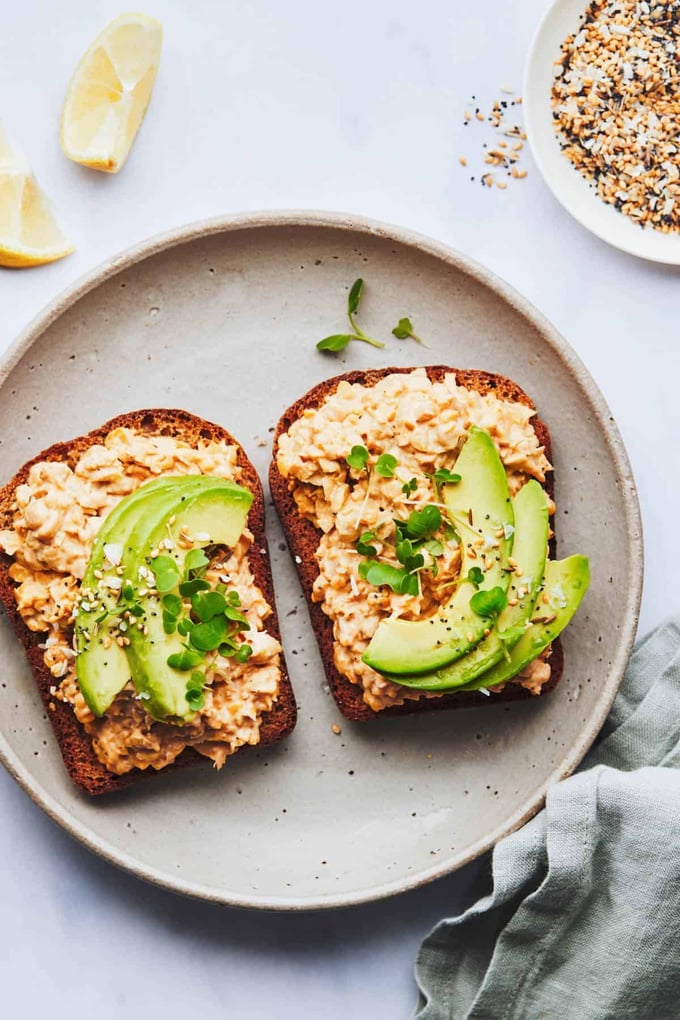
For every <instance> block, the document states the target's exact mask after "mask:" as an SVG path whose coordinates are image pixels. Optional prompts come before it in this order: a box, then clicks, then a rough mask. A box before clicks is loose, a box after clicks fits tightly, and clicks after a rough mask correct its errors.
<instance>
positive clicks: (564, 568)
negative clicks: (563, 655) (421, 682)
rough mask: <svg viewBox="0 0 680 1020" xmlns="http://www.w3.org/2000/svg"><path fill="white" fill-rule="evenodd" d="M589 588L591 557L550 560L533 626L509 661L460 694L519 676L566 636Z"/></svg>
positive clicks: (467, 685)
mask: <svg viewBox="0 0 680 1020" xmlns="http://www.w3.org/2000/svg"><path fill="white" fill-rule="evenodd" d="M589 584H590V568H589V565H588V557H587V556H578V555H576V556H568V557H567V558H566V559H564V560H549V561H548V563H546V565H545V577H544V579H543V587H542V592H541V598H540V600H539V601H538V602H537V604H536V606H535V608H534V613H533V616H532V619H531V622H530V624H529V626H528V627H527V629H526V630H525V632H524V634H523V635H522V637H521V638H520V639H519V641H518V642H517V644H516V645H515V646H514V648H513V649H512V651H511V652H510V655H509V657H508V658H507V659H502V660H501V661H500V662H499V663H498V664H497V665H496V666H493V667H492V668H491V669H490V670H488V671H487V672H486V673H483V674H482V675H481V676H479V677H477V679H476V680H472V681H471V682H470V683H469V684H466V685H465V687H462V688H459V690H464V691H478V690H480V688H482V687H495V686H496V685H497V684H502V683H505V682H506V681H507V680H511V679H512V678H513V677H514V676H517V674H518V673H519V672H520V671H521V670H522V669H524V667H525V666H528V665H529V663H530V662H533V661H534V659H537V658H538V656H539V655H540V654H541V652H543V651H545V649H546V648H547V647H548V645H549V644H550V643H551V642H552V641H554V640H555V638H556V637H558V636H559V635H560V634H561V633H562V631H563V630H564V628H565V627H566V626H567V624H568V623H569V621H570V620H571V619H572V617H573V616H574V613H575V612H576V610H577V609H578V607H579V606H580V604H581V600H582V599H583V596H584V595H585V593H586V592H587V590H588V585H589ZM543 596H545V601H544V598H543Z"/></svg>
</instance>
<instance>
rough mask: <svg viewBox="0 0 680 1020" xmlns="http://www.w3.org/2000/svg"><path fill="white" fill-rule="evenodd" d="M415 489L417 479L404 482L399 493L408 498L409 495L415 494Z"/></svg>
mask: <svg viewBox="0 0 680 1020" xmlns="http://www.w3.org/2000/svg"><path fill="white" fill-rule="evenodd" d="M417 488H418V479H417V478H411V480H410V481H408V482H404V484H403V485H402V487H401V491H402V492H403V493H404V495H405V496H410V495H411V493H412V492H415V491H416V489H417Z"/></svg>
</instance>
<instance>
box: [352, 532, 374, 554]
mask: <svg viewBox="0 0 680 1020" xmlns="http://www.w3.org/2000/svg"><path fill="white" fill-rule="evenodd" d="M377 537H378V536H377V535H376V533H375V531H364V532H363V534H361V535H359V538H358V539H357V543H356V545H355V547H354V548H355V549H356V551H357V552H358V553H359V554H360V555H361V556H375V555H376V554H377V552H378V550H377V548H376V547H375V546H374V545H373V544H372V543H373V542H375V541H376V539H377Z"/></svg>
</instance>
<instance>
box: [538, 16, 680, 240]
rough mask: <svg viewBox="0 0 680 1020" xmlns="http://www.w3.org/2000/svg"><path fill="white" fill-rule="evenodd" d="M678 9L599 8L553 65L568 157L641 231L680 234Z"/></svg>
mask: <svg viewBox="0 0 680 1020" xmlns="http://www.w3.org/2000/svg"><path fill="white" fill-rule="evenodd" d="M679 43H680V0H613V2H612V0H593V2H592V3H591V4H590V6H589V7H588V9H587V11H586V13H585V16H584V19H583V21H582V23H581V27H580V30H579V31H578V32H577V33H575V34H574V35H571V36H569V37H568V38H567V39H565V41H564V43H563V44H562V48H561V52H560V56H559V58H558V59H557V60H556V61H555V70H554V73H555V81H554V84H553V89H552V106H553V123H554V127H555V130H556V132H557V135H558V138H559V140H560V146H561V148H562V150H563V152H564V155H565V156H566V157H567V158H568V159H569V160H570V161H571V162H572V163H573V164H574V166H575V167H576V168H577V169H578V170H579V171H580V172H581V173H582V174H583V176H584V177H586V178H588V179H589V180H590V181H592V183H593V185H594V186H595V187H596V188H597V192H598V194H599V196H600V198H601V199H603V201H605V202H607V203H608V204H610V205H613V206H614V207H615V208H616V209H618V210H620V212H622V213H624V214H625V215H626V216H629V217H630V218H631V219H633V220H634V221H635V222H637V223H639V224H640V226H642V227H645V226H652V227H654V228H655V229H656V230H660V231H663V232H664V233H670V232H671V231H675V230H678V229H680V151H679V150H680V87H679V86H680V74H679V65H678V60H679V59H680V50H679V48H678V44H679Z"/></svg>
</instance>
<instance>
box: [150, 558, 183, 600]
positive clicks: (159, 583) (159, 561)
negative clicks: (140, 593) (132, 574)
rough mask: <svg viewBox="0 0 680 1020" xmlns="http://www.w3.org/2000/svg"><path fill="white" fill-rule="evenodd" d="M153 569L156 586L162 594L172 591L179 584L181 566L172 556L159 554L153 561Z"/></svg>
mask: <svg viewBox="0 0 680 1020" xmlns="http://www.w3.org/2000/svg"><path fill="white" fill-rule="evenodd" d="M151 570H152V571H153V575H154V577H155V578H156V588H157V589H158V591H159V592H161V594H162V593H163V592H166V591H172V589H173V588H176V587H177V585H178V584H179V580H180V577H181V574H180V572H179V567H178V566H177V564H176V563H175V561H174V560H173V559H172V557H170V556H157V557H156V559H155V560H152V562H151Z"/></svg>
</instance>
